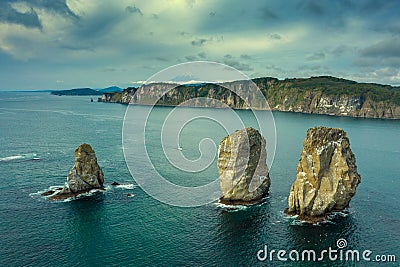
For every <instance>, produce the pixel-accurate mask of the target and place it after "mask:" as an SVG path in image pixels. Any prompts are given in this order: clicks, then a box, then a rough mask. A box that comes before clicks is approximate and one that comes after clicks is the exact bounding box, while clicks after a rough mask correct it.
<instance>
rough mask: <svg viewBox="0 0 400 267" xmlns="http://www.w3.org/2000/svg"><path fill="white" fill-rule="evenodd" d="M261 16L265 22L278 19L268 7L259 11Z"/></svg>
mask: <svg viewBox="0 0 400 267" xmlns="http://www.w3.org/2000/svg"><path fill="white" fill-rule="evenodd" d="M261 16H262V18H263V19H266V20H271V19H273V20H275V19H279V16H278V14H276V13H275V12H274V11H272V10H271V9H269V8H268V7H264V8H262V9H261Z"/></svg>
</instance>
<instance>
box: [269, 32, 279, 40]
mask: <svg viewBox="0 0 400 267" xmlns="http://www.w3.org/2000/svg"><path fill="white" fill-rule="evenodd" d="M269 37H270V38H271V39H274V40H280V39H282V36H280V35H279V34H277V33H272V34H270V35H269Z"/></svg>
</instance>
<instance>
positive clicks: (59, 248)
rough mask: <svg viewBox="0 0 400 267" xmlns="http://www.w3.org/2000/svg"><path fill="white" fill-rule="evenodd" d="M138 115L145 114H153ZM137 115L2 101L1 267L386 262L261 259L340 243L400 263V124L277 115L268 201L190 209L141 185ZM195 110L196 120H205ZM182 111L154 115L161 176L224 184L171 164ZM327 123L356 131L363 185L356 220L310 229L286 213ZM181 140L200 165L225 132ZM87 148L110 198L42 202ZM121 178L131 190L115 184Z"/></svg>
mask: <svg viewBox="0 0 400 267" xmlns="http://www.w3.org/2000/svg"><path fill="white" fill-rule="evenodd" d="M136 108H137V112H138V116H139V115H140V109H141V108H140V107H136ZM125 109H126V106H123V105H118V104H108V103H97V102H93V103H91V102H90V98H89V97H68V96H65V97H64V96H63V97H58V96H52V95H49V94H47V93H26V92H23V93H22V92H19V93H16V92H2V93H0V129H1V130H0V147H1V150H0V218H1V219H0V232H1V238H0V266H154V265H157V266H174V265H178V266H189V265H190V266H192V265H194V266H378V265H379V264H378V263H376V262H366V261H362V260H361V261H360V262H353V261H345V260H342V261H340V260H336V261H330V260H329V259H327V258H325V259H324V260H323V261H321V262H312V261H304V262H292V261H290V260H289V261H288V262H282V261H280V260H279V259H277V257H276V256H274V258H273V261H270V260H269V259H267V260H265V261H263V262H262V261H259V259H258V258H257V252H258V251H259V250H261V249H264V246H265V245H267V247H268V249H269V251H271V250H272V249H274V250H276V251H278V250H287V252H289V251H291V250H297V251H300V252H301V251H302V250H306V249H307V250H315V251H316V252H317V253H318V252H320V251H322V250H323V249H328V248H329V247H331V248H332V249H337V240H338V239H345V240H346V242H347V247H346V248H343V249H342V250H344V249H351V250H359V251H360V252H362V251H364V250H371V251H372V254H371V256H370V258H371V259H375V258H374V257H375V256H376V255H382V256H387V255H395V256H396V260H397V262H392V263H384V264H383V265H384V266H398V265H399V261H400V231H399V226H400V209H399V203H400V195H399V193H398V192H400V182H399V178H400V170H399V161H400V142H399V141H400V140H399V137H400V122H399V121H385V120H371V119H355V118H340V117H330V116H319V115H305V114H292V113H280V112H276V113H274V118H275V123H276V131H277V147H276V154H275V158H274V161H273V164H272V166H270V167H271V170H270V176H271V183H272V184H271V188H270V195H269V197H268V199H266V201H265V202H264V203H262V204H260V205H256V206H251V207H247V208H245V207H238V208H236V209H232V208H230V207H224V206H221V205H217V204H215V203H210V204H207V205H204V206H200V207H193V208H182V207H175V206H170V205H167V204H164V203H161V202H159V201H157V200H155V199H154V198H152V197H151V196H149V195H147V194H146V193H145V192H144V191H143V190H142V189H141V188H140V187H139V186H137V185H136V183H135V181H134V179H133V178H132V176H131V174H130V172H129V170H128V167H127V165H126V163H125V160H124V154H123V149H122V137H121V133H122V124H123V118H124V114H125ZM186 109H187V112H188V113H193V114H194V115H195V114H196V112H198V110H196V109H191V108H186ZM171 110H172V108H170V107H157V108H155V109H154V110H153V113H152V116H151V117H150V121H149V135H150V137H151V138H148V140H147V142H148V143H147V145H148V148H149V150H148V151H149V152H148V153H149V155H150V157H151V158H152V161H153V162H154V164H155V165H156V169H157V170H158V171H159V172H160V173H161V174H162V175H163V176H165V177H167V178H168V179H169V180H170V181H171V182H174V183H176V184H181V185H186V186H190V185H192V186H193V185H203V184H205V183H208V182H211V181H213V180H215V179H216V178H218V177H217V168H216V164H215V162H214V163H212V164H211V165H210V166H209V167H208V168H207V169H206V170H204V171H203V172H202V173H201V175H200V176H194V174H193V176H191V175H185V174H184V173H182V171H180V170H178V169H177V168H174V167H171V166H170V164H169V162H168V161H167V160H166V159H165V157H164V155H163V153H162V150H160V144H159V142H160V138H159V137H158V135H159V132H160V131H159V127H158V128H157V126H160V125H162V122H163V120H164V119H165V116H166V115H167V114H168V113H169V112H170V111H171ZM215 112H226V111H224V110H216V111H215ZM237 112H238V114H239V116H240V117H241V118H242V119H243V121H245V122H246V126H255V125H254V120H253V118H252V116H251V113H250V112H248V111H237ZM227 123H229V122H227ZM316 125H324V126H329V127H340V128H343V129H344V130H345V131H346V132H347V133H348V136H349V138H350V143H351V148H352V150H353V152H354V154H355V155H356V159H357V165H358V170H359V173H360V174H361V177H362V182H361V184H360V185H359V186H358V188H357V194H356V196H355V197H354V198H353V199H352V201H351V203H350V205H351V206H350V208H349V213H348V214H338V215H337V216H335V217H334V218H332V219H331V221H330V222H327V223H324V224H320V225H304V224H302V223H301V222H298V221H296V220H295V219H294V218H291V217H287V216H285V215H284V213H283V210H284V209H285V208H286V207H287V196H288V193H289V189H290V186H291V184H292V182H293V181H294V179H295V175H296V165H297V162H298V160H299V157H300V152H301V149H302V142H303V139H304V136H305V132H306V130H307V129H308V128H309V127H313V126H316ZM181 134H182V140H181V142H182V143H181V145H182V147H184V151H183V152H184V153H186V156H187V157H188V158H190V159H195V158H197V157H198V156H199V151H198V149H197V146H198V143H199V141H200V140H201V139H202V138H205V137H208V138H210V139H212V140H214V141H215V142H218V141H219V140H220V139H221V138H222V137H223V136H224V135H225V132H224V130H223V128H222V127H221V126H219V125H217V124H215V123H212V122H210V121H207V120H198V121H195V122H193V123H192V124H191V125H188V126H187V127H186V128H184V129H183V130H182V133H181ZM84 142H86V143H90V144H91V145H92V147H93V148H94V150H95V151H96V154H97V158H98V162H99V164H100V166H101V167H102V168H103V171H104V174H105V184H106V187H107V190H106V192H105V193H95V194H92V195H90V196H84V197H81V198H79V199H75V200H70V201H63V202H49V201H47V200H46V199H44V198H43V197H41V196H40V192H43V191H44V190H46V189H48V188H49V187H51V186H57V185H62V184H63V183H64V181H65V178H66V175H67V173H68V171H69V169H70V168H71V166H72V165H73V162H74V154H73V152H74V149H75V148H76V147H77V146H78V145H79V144H81V143H84ZM267 142H268V140H267ZM142 171H145V170H142ZM114 181H117V182H119V183H120V184H121V185H122V186H119V187H112V186H110V184H111V183H112V182H114ZM127 194H130V195H129V197H128V195H127ZM286 257H287V255H286ZM381 258H382V257H381Z"/></svg>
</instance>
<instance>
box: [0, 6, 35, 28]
mask: <svg viewBox="0 0 400 267" xmlns="http://www.w3.org/2000/svg"><path fill="white" fill-rule="evenodd" d="M0 22H6V23H13V24H20V25H23V26H25V27H27V28H39V29H41V28H42V24H41V22H40V20H39V17H38V15H37V13H36V12H35V11H34V10H33V9H31V10H30V12H27V13H20V12H18V11H17V10H15V9H14V8H12V7H11V4H10V3H7V2H0Z"/></svg>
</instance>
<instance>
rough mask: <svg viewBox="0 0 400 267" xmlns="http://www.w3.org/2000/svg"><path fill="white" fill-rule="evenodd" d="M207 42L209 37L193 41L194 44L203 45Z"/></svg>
mask: <svg viewBox="0 0 400 267" xmlns="http://www.w3.org/2000/svg"><path fill="white" fill-rule="evenodd" d="M206 42H207V39H196V40H193V41H192V42H191V44H192V45H193V46H202V45H204V44H205V43H206Z"/></svg>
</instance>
